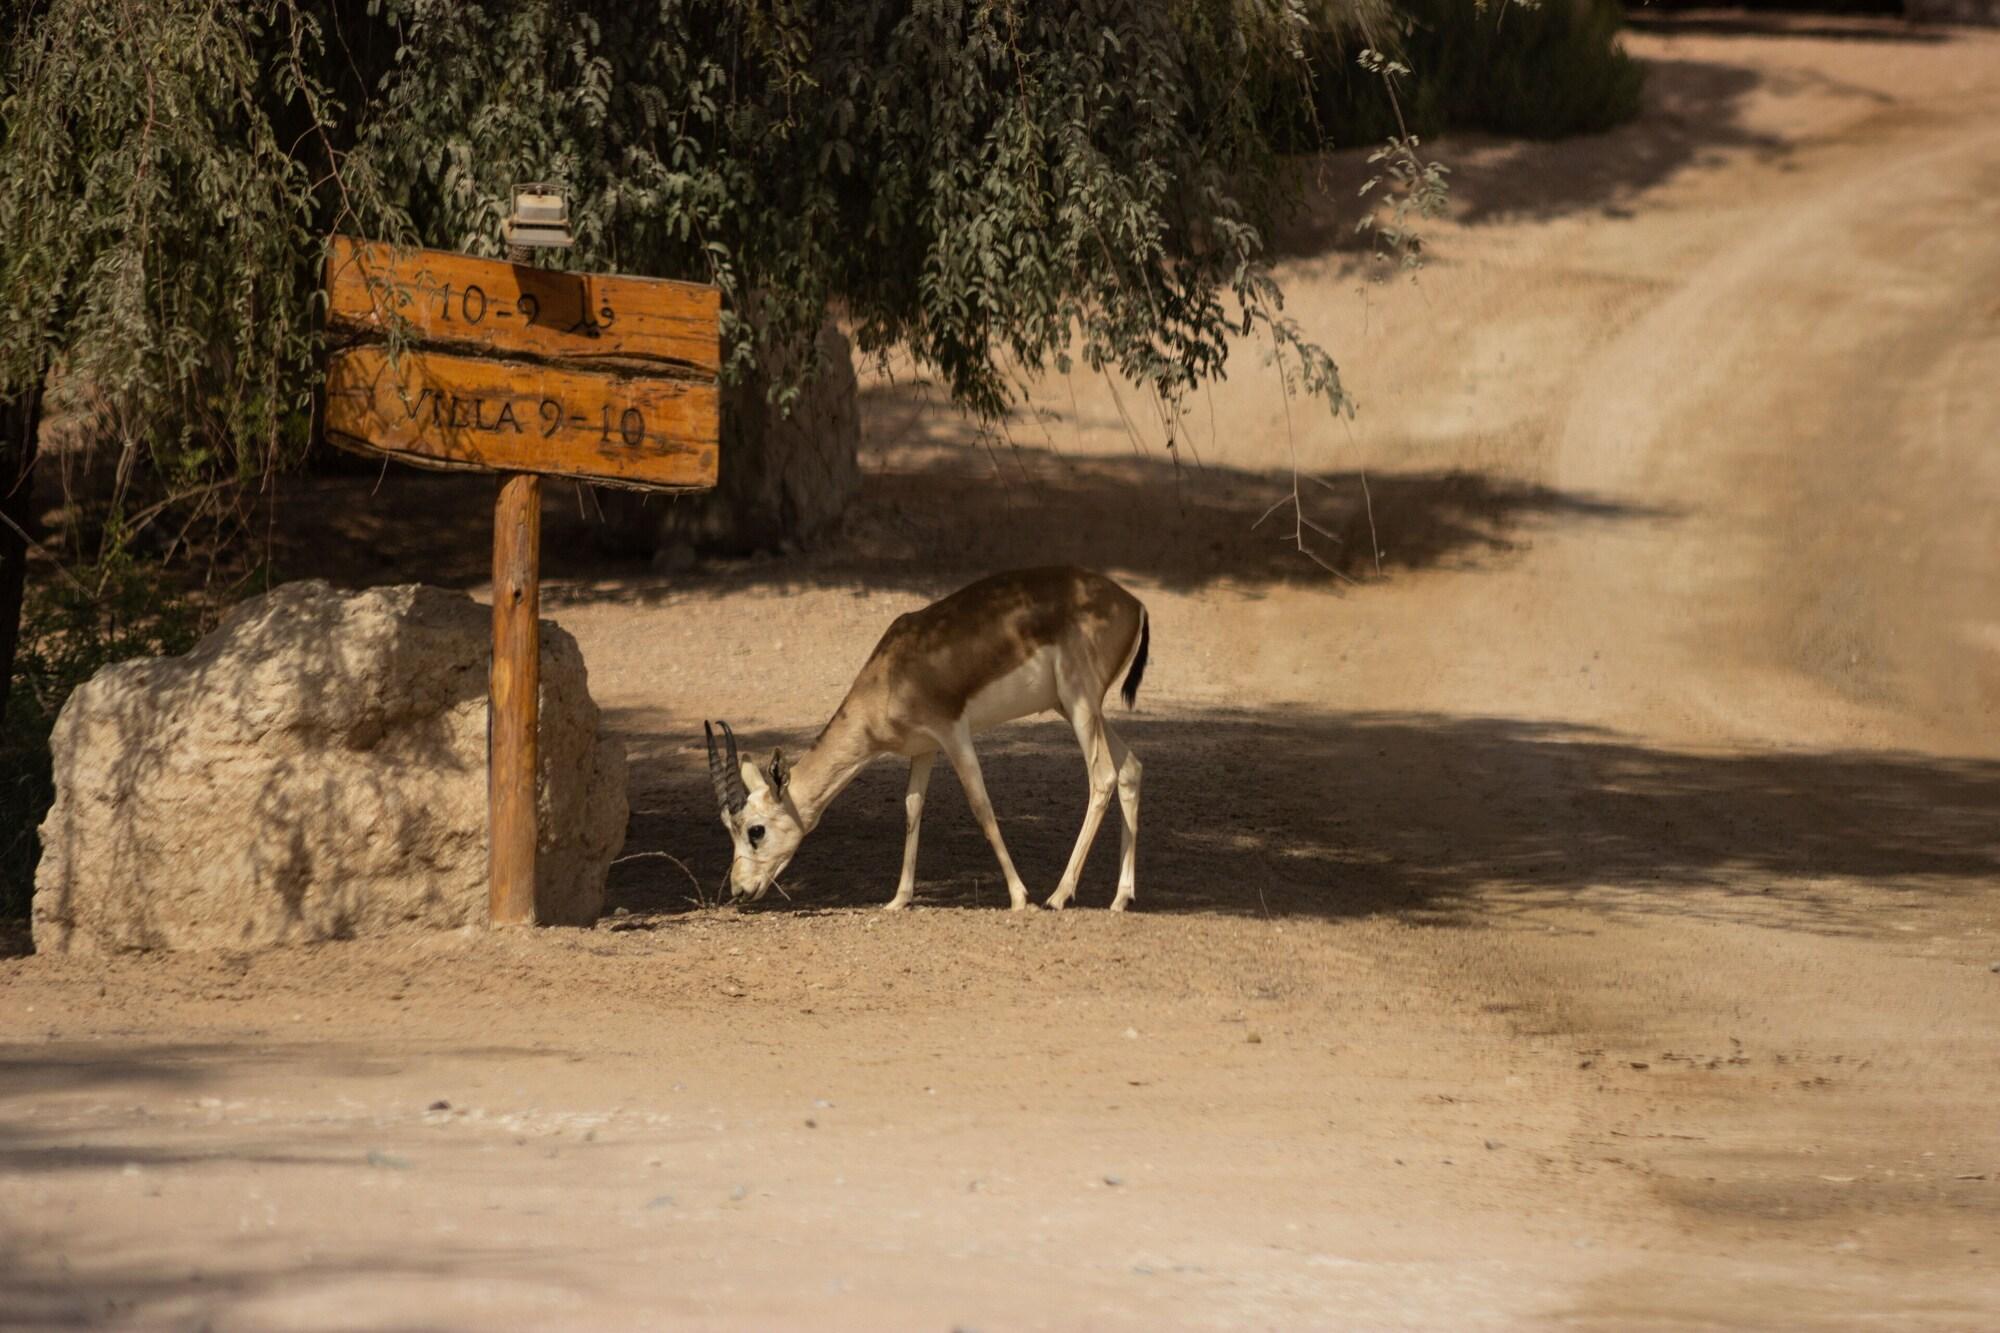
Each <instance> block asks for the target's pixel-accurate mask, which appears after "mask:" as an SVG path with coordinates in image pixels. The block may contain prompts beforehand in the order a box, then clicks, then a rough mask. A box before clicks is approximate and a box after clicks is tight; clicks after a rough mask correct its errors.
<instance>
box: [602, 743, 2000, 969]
mask: <svg viewBox="0 0 2000 1333" xmlns="http://www.w3.org/2000/svg"><path fill="white" fill-rule="evenodd" d="M1113 720H1114V724H1115V725H1116V726H1117V728H1118V730H1119V732H1120V733H1121V734H1122V735H1123V736H1124V737H1125V738H1126V739H1127V740H1128V741H1129V742H1130V743H1131V745H1132V748H1133V749H1134V750H1135V751H1136V752H1137V753H1138V754H1139V755H1140V756H1141V757H1142V758H1143V759H1144V760H1145V761H1146V763H1147V768H1146V777H1145V796H1144V811H1143V822H1142V832H1141V837H1140V868H1139V873H1140V878H1139V908H1140V909H1141V910H1145V911H1153V912H1225V913H1236V914H1268V915H1270V916H1274V917H1276V916H1291V915H1306V916H1321V917H1329V918H1340V917H1351V916H1362V915H1370V914H1377V913H1392V914H1397V915H1401V916H1405V917H1408V918H1410V919H1413V920H1420V921H1427V922H1436V923H1446V924H1480V923H1488V924H1490V923H1491V922H1492V921H1493V920H1494V919H1495V918H1498V917H1504V916H1505V915H1506V914H1507V913H1508V912H1509V911H1510V910H1512V909H1514V908H1517V907H1526V906H1533V905H1539V904H1544V903H1550V902H1556V901H1563V900H1569V899H1575V898H1578V897H1580V896H1583V895H1588V898H1589V901H1591V902H1593V903H1597V904H1600V905H1602V906H1603V907H1604V908H1605V910H1607V911H1619V912H1624V911H1634V912H1680V913H1688V914H1718V915H1720V914H1728V913H1733V912H1735V911H1737V910H1738V909H1739V907H1741V906H1744V904H1741V903H1740V902H1738V901H1735V900H1741V899H1745V898H1748V899H1762V900H1764V901H1766V902H1781V903H1782V904H1783V906H1784V909H1785V920H1786V921H1787V922H1788V923H1789V924H1793V925H1796V926H1797V927H1799V928H1802V929H1814V930H1825V931H1836V932H1850V931H1859V932H1868V931H1873V930H1876V929H1880V928H1882V926H1883V924H1884V917H1883V915H1882V911H1881V908H1882V903H1881V901H1880V900H1879V899H1878V898H1874V897H1871V898H1870V903H1871V904H1872V905H1871V906H1869V907H1868V908H1867V909H1866V910H1865V911H1864V910H1863V909H1862V908H1861V907H1860V906H1858V905H1857V900H1856V898H1855V896H1854V895H1853V893H1852V886H1851V885H1849V884H1846V883H1843V884H1842V885H1841V886H1840V888H1839V889H1838V891H1831V890H1829V891H1826V892H1822V891H1821V890H1822V887H1823V886H1821V885H1820V884H1818V883H1817V882H1818V881H1826V880H1835V879H1838V880H1842V881H1849V880H1859V881H1865V882H1867V883H1868V884H1870V885H1873V886H1876V887H1878V888H1880V889H1882V890H1885V891H1889V892H1891V893H1899V894H1905V895H1907V898H1906V900H1907V901H1910V902H1912V903H1914V902H1917V901H1919V900H1921V899H1922V898H1923V897H1924V896H1925V895H1927V894H1931V893H1938V892H1952V891H1956V890H1962V889H1966V888H1970V887H1975V886H1977V887H1987V886H1990V885H1993V884H1995V883H2000V825H1996V824H1995V822H1994V820H1993V811H1995V810H1996V809H2000V762H1995V761H1989V760H1952V759H1938V758H1927V757H1924V756H1919V755H1885V754H1867V753H1796V752H1792V753H1756V754H1724V755H1710V754H1694V753H1685V752H1677V751H1667V750H1658V749H1651V748H1648V747H1646V746H1643V745H1639V744H1636V743H1634V742H1632V741H1630V740H1627V739H1624V738H1621V737H1619V736H1616V735H1613V734H1610V733H1605V732H1598V731H1591V730H1579V729H1576V728H1568V727H1558V726H1553V725H1544V724H1537V723H1532V722H1521V721H1510V720H1504V719H1495V718H1457V717H1444V716H1435V715H1425V714H1414V715H1399V714H1387V715H1381V714H1359V715H1348V716H1342V715H1338V714H1326V713H1315V712H1295V713H1293V714H1292V715H1291V716H1290V717H1284V716H1282V715H1274V714H1273V713H1270V712H1247V711H1246V712H1223V713H1213V714H1204V715H1200V716H1193V717H1178V718H1176V717H1150V716H1147V715H1146V714H1145V713H1143V712H1141V713H1139V714H1137V715H1132V716H1115V717H1114V719H1113ZM745 739H746V741H754V742H755V743H757V744H759V745H760V746H761V745H768V744H770V743H771V742H772V741H774V740H782V741H784V742H786V743H797V742H798V741H799V740H801V739H804V738H798V737H790V736H787V737H754V738H752V737H746V738H745ZM632 756H633V780H634V789H635V794H634V800H633V820H632V826H631V834H630V838H629V840H628V843H627V851H628V852H641V851H647V850H653V851H661V850H664V851H669V852H671V853H673V855H675V856H677V857H679V858H680V859H682V860H684V861H685V862H686V863H687V869H688V871H689V872H691V873H692V875H693V876H694V877H695V879H696V880H697V881H698V882H699V886H706V889H707V891H708V892H710V893H712V892H713V886H714V885H716V884H717V883H718V882H719V881H720V879H721V877H722V874H723V871H724V870H725V868H726V865H727V860H728V844H727V842H726V840H725V838H724V835H723V833H722V830H721V828H720V826H719V825H718V823H717V821H716V818H715V815H714V812H713V797H712V795H711V793H710V789H709V785H708V776H707V773H706V771H705V769H704V767H703V764H704V762H705V761H704V759H703V756H702V752H701V751H700V749H699V736H698V733H696V734H691V735H689V736H687V737H684V738H682V737H661V736H654V737H640V738H635V739H634V740H633V742H632ZM981 759H982V764H983V767H984V771H985V776H986V782H987V786H988V788H989V790H990V791H991V792H992V794H993V800H994V804H995V807H996V809H997V810H998V811H999V814H1000V817H1001V823H1002V826H1003V829H1004V831H1005V835H1006V837H1007V840H1008V847H1009V850H1010V851H1011V852H1012V854H1013V856H1014V858H1015V861H1016V862H1017V863H1018V864H1019V866H1020V867H1021V872H1022V875H1023V877H1024V878H1025V879H1026V880H1027V881H1028V883H1029V887H1030V890H1031V892H1033V893H1035V894H1036V895H1037V896H1038V897H1045V896H1046V895H1047V893H1048V891H1049V890H1050V889H1051V888H1053V887H1054V883H1055V879H1056V876H1057V875H1058V874H1059V873H1060V871H1061V869H1062V866H1063V863H1064V862H1065V860H1066V859H1067V857H1068V854H1069V850H1070V846H1071V843H1072V841H1073V840H1074V838H1075V836H1076V830H1077V825H1078V821H1079V820H1080V818H1081V815H1082V810H1083V796H1084V780H1083V767H1082V762H1081V760H1080V758H1079V757H1078V755H1077V753H1076V747H1075V742H1074V741H1073V740H1072V739H1071V737H1070V735H1069V733H1068V731H1067V729H1066V728H1064V727H1063V726H1062V725H1061V724H1060V723H1057V722H1054V721H1049V722H1043V723H1032V724H1022V725H1020V726H1018V727H1014V728H1010V729H1007V730H1003V731H998V732H995V733H992V735H991V736H990V737H989V738H988V739H987V740H986V741H985V742H984V744H983V746H982V753H981ZM903 781H904V771H903V767H902V765H901V764H900V763H893V762H891V761H887V760H884V761H881V762H879V763H878V764H877V765H876V766H874V767H872V768H870V769H869V770H868V771H867V772H866V773H865V774H864V775H863V777H862V778H861V779H860V780H858V781H857V782H856V783H855V785H854V786H853V787H852V788H850V789H849V790H848V792H847V793H846V794H845V795H843V796H842V797H841V798H840V800H839V801H838V802H837V803H836V804H835V806H834V807H833V809H832V810H831V812H830V813H829V814H828V815H827V817H826V819H825V822H824V823H823V824H822V825H821V826H820V828H819V830H818V831H817V832H816V833H815V834H814V835H813V836H812V837H811V838H810V839H808V840H807V842H806V844H805V846H804V848H803V850H802V851H801V852H800V855H799V857H798V859H797V861H796V862H795V863H794V864H793V867H792V869H791V871H790V872H789V873H788V875H787V876H786V881H787V885H788V888H789V891H790V892H791V894H792V901H791V903H790V904H789V905H787V904H786V903H784V902H782V901H780V900H778V899H776V898H771V899H767V900H766V904H765V905H764V906H763V907H762V908H761V909H760V910H779V911H784V910H802V909H807V908H816V907H833V906H839V907H852V906H871V905H879V904H880V903H882V902H886V901H887V900H888V898H889V897H890V895H891V894H892V893H893V891H894V888H895V877H896V873H897V868H898V864H899V860H898V858H899V857H900V854H901V846H902V832H903V828H902V800H901V796H902V789H903ZM924 819H925V823H924V837H923V844H922V853H921V857H920V865H919V888H918V893H917V901H918V903H919V904H920V905H924V906H932V907H940V906H948V907H961V908H963V907H986V908H998V907H1004V906H1005V904H1006V892H1005V889H1004V887H1003V885H1002V883H1001V881H1000V878H999V874H998V871H997V869H996V867H995V865H994V860H993V856H992V853H991V852H990V851H989V850H988V848H987V846H986V844H985V841H984V839H983V838H982V837H981V835H980V834H979V832H978V830H977V828H976V827H975V826H974V824H973V822H972V819H971V816H970V815H969V813H968V812H967V811H966V809H965V805H964V802H963V799H962V797H961V796H960V795H959V792H958V790H957V784H956V781H955V780H954V779H953V778H952V777H951V776H950V775H949V774H948V773H947V772H946V769H945V766H943V765H940V766H939V769H938V774H937V776H936V778H935V779H934V780H933V782H932V785H931V794H930V800H929V803H928V806H927V808H926V811H925V816H924ZM1117 830H1118V820H1117V816H1116V813H1115V810H1114V811H1113V813H1112V814H1111V815H1110V816H1109V817H1107V819H1106V822H1105V828H1104V831H1103V832H1102V833H1101V834H1100V835H1099V840H1098V844H1097V846H1096V848H1095V849H1094V851H1093V854H1092V859H1091V861H1090V864H1089V868H1088V871H1087V873H1086V877H1085V881H1084V885H1083V889H1082V891H1081V893H1080V895H1079V901H1080V902H1081V903H1082V904H1083V905H1084V906H1085V907H1086V908H1101V907H1103V906H1104V905H1105V904H1106V903H1107V902H1108V901H1109V900H1110V897H1111V890H1112V887H1113V885H1114V883H1115V880H1116V877H1117V859H1116V858H1117V852H1118V832H1117ZM663 867H664V868H663ZM697 887H698V886H697V885H696V884H695V883H692V882H691V881H690V880H689V879H688V878H687V876H686V875H685V874H683V873H682V872H681V871H680V870H679V869H677V868H675V867H673V866H672V865H671V864H669V863H666V862H664V861H662V860H660V859H654V858H642V859H639V860H634V861H628V862H626V863H624V864H622V865H620V866H618V867H616V868H615V869H614V871H613V879H612V894H611V899H612V902H613V904H614V905H624V906H626V907H628V908H629V909H631V910H634V911H680V910H686V909H688V908H691V907H693V906H695V905H696V897H697Z"/></svg>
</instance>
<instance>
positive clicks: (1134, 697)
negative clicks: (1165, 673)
mask: <svg viewBox="0 0 2000 1333" xmlns="http://www.w3.org/2000/svg"><path fill="white" fill-rule="evenodd" d="M1152 641H1153V618H1152V617H1151V616H1149V615H1147V614H1146V609H1145V608H1144V607H1140V608H1139V651H1138V652H1136V653H1133V654H1132V667H1131V669H1130V670H1129V671H1127V672H1126V673H1125V685H1124V688H1123V689H1121V690H1119V691H1118V692H1119V693H1120V694H1121V695H1123V696H1124V697H1125V706H1126V707H1127V708H1130V707H1132V705H1133V704H1135V703H1137V702H1138V700H1139V682H1140V681H1143V680H1144V679H1145V678H1146V649H1147V647H1148V645H1150V644H1151V643H1152Z"/></svg>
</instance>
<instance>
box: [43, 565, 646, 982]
mask: <svg viewBox="0 0 2000 1333" xmlns="http://www.w3.org/2000/svg"><path fill="white" fill-rule="evenodd" d="M541 640H542V694H541V733H540V734H541V742H540V747H541V748H540V762H541V798H540V801H539V812H538V818H539V825H540V830H541V839H540V858H539V865H538V869H537V875H536V899H537V913H538V916H539V917H540V919H541V920H543V921H544V922H548V923H560V924H584V923H587V922H590V921H592V920H594V919H595V918H596V916H597V914H598V911H599V909H600V908H601V906H602V904H603V897H604V876H605V871H606V869H607V868H608V867H609V865H610V862H611V859H612V858H613V857H614V856H616V855H617V853H618V849H619V848H620V847H621V846H622V845H623V843H624V838H625V824H626V814H627V811H626V797H625V754H624V747H623V746H622V744H620V743H619V742H618V741H617V740H615V739H613V738H611V737H608V736H606V735H604V734H603V733H602V732H601V730H600V728H599V720H598V712H597V706H596V704H595V703H593V702H592V701H591V698H590V693H589V689H588V682H587V679H586V674H585V671H584V665H583V655H582V653H581V651H580V650H579V649H578V648H577V645H576V640H575V639H574V638H572V637H571V636H570V635H569V634H568V633H567V632H566V631H564V630H562V629H561V628H559V627H557V626H556V625H554V624H551V623H550V622H548V621H543V622H542V634H541ZM491 643H492V618H491V612H490V610H488V608H486V607H484V606H482V605H480V604H479V603H477V602H474V601H473V600H472V599H471V598H470V597H467V596H465V595H464V594H462V593H455V592H449V591H446V590H443V589H439V588H429V587H422V586H416V585H410V586H404V587H395V588H376V589H371V590H369V591H366V592H360V593H347V592H340V591H336V590H335V589H333V588H331V587H329V586H328V585H327V584H325V583H323V582H318V581H313V582H305V583H292V584H287V585H285V586H283V587H280V588H278V589H276V590H275V591H273V592H271V593H269V594H266V595H265V596H262V597H257V598H253V599H251V600H250V601H247V602H245V603H243V604H242V605H241V606H238V607H237V608H235V609H234V610H233V611H232V612H231V613H230V614H229V617H228V618H227V619H226V620H225V621H224V622H223V623H222V625H221V626H220V627H218V628H217V629H216V630H215V631H214V632H213V633H211V634H209V635H208V636H207V637H206V638H204V639H203V640H202V641H201V642H200V643H199V644H197V645H196V647H195V649H194V651H192V652H191V653H189V654H188V655H187V656H185V657H158V658H145V659H140V660H137V661H131V662H123V663H120V664H118V665H116V666H112V667H107V668H106V669H104V670H103V671H100V672H99V673H98V674H97V675H96V676H94V677H93V678H92V679H91V680H90V681H89V682H88V683H87V684H85V685H84V686H82V687H81V688H79V689H78V690H76V692H75V693H73V694H72V695H71V696H70V699H69V702H68V703H67V704H65V705H64V707H63V711H62V715H61V717H60V718H59V719H58V720H57V722H56V727H55V732H54V735H53V737H52V747H53V750H54V759H55V779H56V799H55V803H54V805H53V806H52V807H51V808H50V810H49V814H48V818H47V819H46V820H45V821H44V823H43V824H42V828H41V838H42V860H41V864H40V865H39V867H38V868H37V870H36V874H35V899H34V921H33V928H34V939H35V947H36V949H38V950H43V951H50V950H53V951H63V950H100V949H102V950H110V949H149V948H167V949H187V948H221V947H226V948H255V947H260V946H264V945H270V944H276V943H287V942H294V941H304V940H319V939H328V938H338V937H345V936H353V935H366V934H378V933H382V932H386V931H391V930H397V929H401V928H408V927H432V928H452V927H460V926H465V925H476V924H483V923H484V921H485V919H486V879H487V875H486V677H487V668H488V664H489V659H490V655H491Z"/></svg>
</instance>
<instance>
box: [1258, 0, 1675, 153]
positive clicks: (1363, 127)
mask: <svg viewBox="0 0 2000 1333" xmlns="http://www.w3.org/2000/svg"><path fill="white" fill-rule="evenodd" d="M1624 16H1625V12H1624V7H1623V6H1622V5H1621V4H1620V3H1619V2H1618V0H1537V2H1536V3H1532V4H1530V3H1528V2H1527V0H1511V2H1510V0H1396V4H1395V15H1394V18H1393V19H1392V20H1391V21H1390V22H1389V23H1388V24H1387V25H1385V31H1384V32H1382V33H1380V34H1378V36H1379V45H1380V46H1381V47H1382V48H1383V49H1386V50H1387V51H1389V52H1390V53H1391V54H1392V55H1393V56H1394V57H1395V58H1396V60H1397V62H1398V63H1399V64H1400V65H1401V66H1403V67H1404V72H1403V73H1401V74H1400V75H1398V76H1397V78H1396V88H1397V99H1396V102H1395V103H1394V104H1392V103H1391V102H1389V101H1388V100H1387V99H1385V98H1384V97H1383V96H1382V92H1381V86H1380V82H1379V75H1380V73H1381V71H1380V70H1378V69H1369V68H1364V67H1363V66H1362V65H1361V63H1360V62H1359V61H1358V60H1357V58H1356V52H1355V50H1354V44H1353V41H1352V39H1351V38H1350V37H1349V36H1348V35H1347V34H1345V33H1343V32H1342V31H1339V30H1337V29H1336V30H1321V31H1318V32H1315V33H1314V35H1313V36H1312V38H1311V39H1310V41H1309V43H1308V59H1309V60H1310V62H1311V64H1312V67H1313V86H1312V91H1311V94H1310V98H1309V100H1304V101H1302V100H1299V99H1296V98H1293V97H1291V96H1290V95H1289V90H1280V91H1279V92H1277V93H1275V94H1273V95H1271V96H1270V97H1269V99H1268V102H1267V105H1268V106H1269V108H1270V110H1269V112H1268V113H1267V122H1266V123H1267V125H1268V126H1269V127H1270V129H1271V132H1272V133H1273V135H1274V137H1275V138H1276V139H1277V140H1278V141H1279V142H1280V143H1282V144H1284V145H1285V146H1287V147H1291V148H1306V147H1314V146H1318V145H1320V144H1323V143H1324V144H1331V145H1332V146H1335V147H1352V146H1355V145H1358V144H1365V143H1374V142H1378V141H1380V140H1383V139H1386V138H1389V137H1392V136H1405V135H1420V136H1423V137H1426V138H1429V137H1433V136H1435V135H1437V134H1440V133H1442V132H1444V131H1445V130H1447V129H1471V130H1486V131H1489V132H1491V133H1495V134H1510V135H1520V136H1523V137H1526V138H1533V139H1554V138H1560V137H1562V136H1564V135H1570V134H1586V133H1591V132H1593V131H1598V130H1605V129H1609V128H1611V127H1612V126H1614V125H1619V124H1622V123H1624V122H1625V121H1628V120H1630V119H1632V117H1634V116H1636V115H1637V114H1638V113H1639V90H1640V85H1641V84H1642V83H1643V81H1644V77H1643V71H1642V70H1641V68H1640V67H1639V65H1638V63H1637V62H1636V61H1634V60H1633V59H1632V58H1631V57H1630V56H1629V55H1627V54H1626V53H1625V50H1624V48H1623V47H1622V46H1621V45H1620V44H1619V42H1618V32H1619V29H1620V28H1621V27H1622V26H1623V24H1624Z"/></svg>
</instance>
